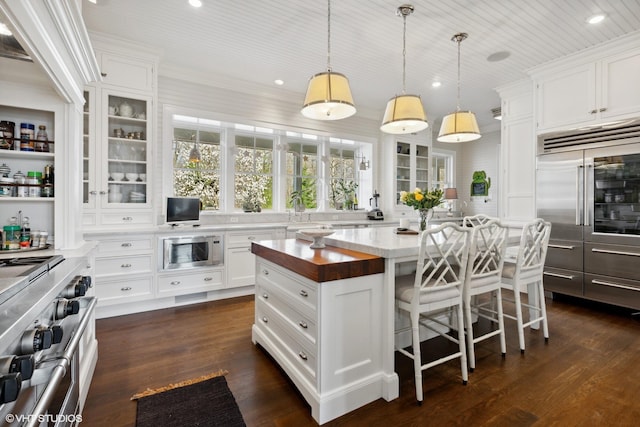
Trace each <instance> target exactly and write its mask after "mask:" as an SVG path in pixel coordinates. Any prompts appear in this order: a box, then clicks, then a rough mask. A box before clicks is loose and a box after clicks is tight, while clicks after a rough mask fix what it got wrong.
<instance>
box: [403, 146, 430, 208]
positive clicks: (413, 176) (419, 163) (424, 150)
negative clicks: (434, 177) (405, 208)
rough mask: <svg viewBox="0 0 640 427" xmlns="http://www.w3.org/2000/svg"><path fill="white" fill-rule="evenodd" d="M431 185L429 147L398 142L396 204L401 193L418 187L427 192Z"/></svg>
mask: <svg viewBox="0 0 640 427" xmlns="http://www.w3.org/2000/svg"><path fill="white" fill-rule="evenodd" d="M428 185H429V147H428V146H427V145H423V144H417V143H413V142H402V141H397V142H396V204H402V202H400V192H401V191H407V192H409V191H413V190H414V189H415V188H416V187H420V188H421V189H423V190H426V189H427V188H428Z"/></svg>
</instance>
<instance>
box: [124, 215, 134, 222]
mask: <svg viewBox="0 0 640 427" xmlns="http://www.w3.org/2000/svg"><path fill="white" fill-rule="evenodd" d="M132 219H133V218H131V217H130V216H123V217H122V220H123V221H131V220H132Z"/></svg>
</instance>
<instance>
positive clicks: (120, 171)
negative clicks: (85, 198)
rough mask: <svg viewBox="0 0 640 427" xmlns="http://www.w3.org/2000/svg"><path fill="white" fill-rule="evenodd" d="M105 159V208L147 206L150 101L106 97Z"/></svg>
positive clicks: (111, 95) (103, 150) (103, 201)
mask: <svg viewBox="0 0 640 427" xmlns="http://www.w3.org/2000/svg"><path fill="white" fill-rule="evenodd" d="M104 102H106V105H104V107H105V108H104V111H106V112H107V114H106V115H105V120H106V123H105V126H103V129H102V132H103V137H104V138H105V139H106V141H107V144H105V145H104V146H103V149H102V158H103V159H105V161H104V162H103V168H104V170H103V174H102V179H103V180H106V181H103V182H104V184H105V185H104V187H103V188H107V197H106V198H103V199H102V204H103V207H109V206H113V205H122V204H146V203H147V196H148V191H147V176H148V175H147V170H148V163H147V162H148V153H149V150H148V143H147V136H148V135H149V127H148V121H147V117H148V113H149V100H148V99H144V98H132V97H126V96H119V95H114V94H110V95H108V96H105V97H104Z"/></svg>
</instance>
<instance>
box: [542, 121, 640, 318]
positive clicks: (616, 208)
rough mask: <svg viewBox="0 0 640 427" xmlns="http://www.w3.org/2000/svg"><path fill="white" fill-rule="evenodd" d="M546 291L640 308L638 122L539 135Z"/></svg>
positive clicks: (639, 162)
mask: <svg viewBox="0 0 640 427" xmlns="http://www.w3.org/2000/svg"><path fill="white" fill-rule="evenodd" d="M536 207H537V215H538V216H539V217H541V218H544V219H546V220H548V221H550V222H551V223H552V228H551V239H550V242H549V251H548V253H547V260H546V266H545V272H544V286H545V290H548V291H552V292H557V293H561V294H567V295H573V296H578V297H582V298H586V299H592V300H596V301H602V302H606V303H611V304H615V305H620V306H624V307H629V308H634V309H640V120H638V121H629V122H625V123H618V124H615V125H608V126H601V127H598V128H589V129H584V130H573V131H568V132H558V133H552V134H546V135H541V136H540V137H539V138H538V157H537V165H536Z"/></svg>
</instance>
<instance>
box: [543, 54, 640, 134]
mask: <svg viewBox="0 0 640 427" xmlns="http://www.w3.org/2000/svg"><path fill="white" fill-rule="evenodd" d="M638 75H640V49H632V50H628V51H625V52H623V53H619V54H616V55H612V56H607V57H604V58H602V59H599V60H597V61H590V62H586V63H579V64H577V65H572V66H567V65H563V66H562V67H558V68H557V69H554V68H546V69H545V70H544V72H542V73H540V74H536V73H535V71H534V73H533V77H534V80H535V85H536V97H537V101H536V111H537V115H536V117H537V132H538V133H541V132H546V131H550V130H557V129H562V128H568V127H578V126H584V125H592V124H599V123H603V122H607V121H611V120H622V119H626V118H632V117H636V116H637V115H638V113H639V112H640V80H638V78H637V76H638Z"/></svg>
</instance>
